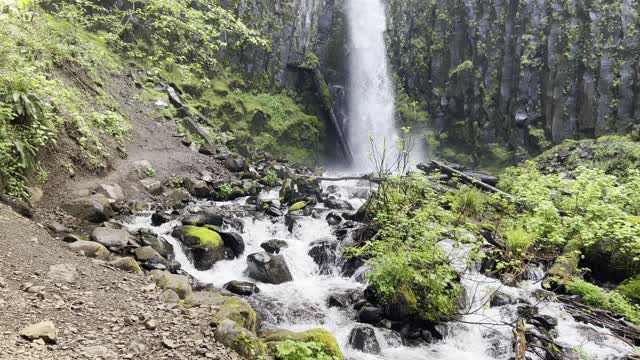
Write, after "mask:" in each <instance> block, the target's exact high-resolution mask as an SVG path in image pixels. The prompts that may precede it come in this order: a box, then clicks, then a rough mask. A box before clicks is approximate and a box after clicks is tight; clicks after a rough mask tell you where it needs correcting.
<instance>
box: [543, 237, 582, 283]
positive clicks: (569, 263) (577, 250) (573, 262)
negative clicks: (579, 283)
mask: <svg viewBox="0 0 640 360" xmlns="http://www.w3.org/2000/svg"><path fill="white" fill-rule="evenodd" d="M581 249H582V244H581V243H580V241H578V240H575V239H574V240H571V241H569V242H568V243H567V245H565V247H564V250H563V252H562V255H560V256H559V257H558V258H557V259H556V261H555V262H554V263H553V265H552V266H551V268H550V269H549V271H548V272H547V274H546V276H545V279H544V281H543V283H542V284H543V287H545V288H547V289H550V290H554V291H557V290H562V289H564V286H565V285H566V284H568V283H569V282H570V281H571V279H573V276H574V275H575V273H576V272H577V271H578V262H579V261H580V256H581Z"/></svg>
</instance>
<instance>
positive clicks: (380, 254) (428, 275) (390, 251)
mask: <svg viewBox="0 0 640 360" xmlns="http://www.w3.org/2000/svg"><path fill="white" fill-rule="evenodd" d="M372 199H373V200H372V202H371V204H370V205H369V206H370V208H369V211H370V213H371V214H372V217H373V219H374V221H373V222H374V225H375V226H376V228H377V229H379V231H378V233H377V234H376V236H375V237H374V239H373V240H371V241H369V242H367V243H366V244H365V245H364V246H362V247H359V248H350V249H347V250H346V251H345V252H344V255H346V256H358V257H361V258H364V259H368V261H369V263H371V264H372V266H373V270H372V272H371V273H370V274H369V284H370V286H371V288H372V289H373V290H374V292H375V293H376V295H377V296H378V298H380V300H381V301H383V302H388V301H394V299H397V297H398V296H400V295H402V294H400V293H401V292H403V293H404V295H407V294H410V295H411V296H409V297H407V296H405V299H415V306H411V307H412V308H413V310H414V313H415V315H416V316H418V317H421V318H424V319H428V320H432V321H439V320H443V319H447V318H449V317H450V316H451V315H452V314H454V313H455V312H456V310H457V301H456V300H457V299H458V297H459V296H460V291H461V288H460V285H459V284H458V281H457V279H458V274H457V272H456V271H455V269H454V268H453V266H452V265H451V262H450V259H449V258H448V257H447V255H446V254H445V252H444V250H443V248H442V246H441V244H440V243H441V242H442V241H443V240H444V239H454V243H456V242H457V243H459V242H465V241H466V240H467V239H468V237H466V236H464V235H463V234H468V233H469V231H470V230H472V228H473V226H471V225H469V224H466V223H464V224H463V225H459V224H457V220H458V219H459V218H460V216H459V214H456V213H454V212H452V211H449V210H445V209H444V208H442V207H441V206H440V205H441V204H442V203H444V202H446V198H445V197H444V196H442V195H440V194H439V193H437V192H436V191H434V190H433V189H432V188H431V187H430V186H429V183H428V182H427V181H425V180H424V179H423V178H420V177H415V178H404V179H400V178H395V177H390V178H388V179H386V180H385V181H383V183H381V184H380V187H379V188H378V190H377V192H376V194H375V195H374V197H373V198H372ZM468 245H470V246H472V245H473V244H468ZM412 302H413V301H412Z"/></svg>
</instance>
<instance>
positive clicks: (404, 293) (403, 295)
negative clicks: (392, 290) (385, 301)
mask: <svg viewBox="0 0 640 360" xmlns="http://www.w3.org/2000/svg"><path fill="white" fill-rule="evenodd" d="M397 300H398V302H400V303H404V304H407V305H408V306H409V309H411V310H412V311H415V310H416V308H417V306H418V299H417V298H416V294H414V293H413V290H411V288H410V287H408V286H406V285H403V286H402V287H401V288H400V289H399V290H398V297H397Z"/></svg>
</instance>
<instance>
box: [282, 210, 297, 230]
mask: <svg viewBox="0 0 640 360" xmlns="http://www.w3.org/2000/svg"><path fill="white" fill-rule="evenodd" d="M298 218H299V217H298V216H295V215H292V214H287V215H285V216H284V225H285V226H286V227H287V230H289V232H293V229H294V228H295V227H296V225H297V224H298Z"/></svg>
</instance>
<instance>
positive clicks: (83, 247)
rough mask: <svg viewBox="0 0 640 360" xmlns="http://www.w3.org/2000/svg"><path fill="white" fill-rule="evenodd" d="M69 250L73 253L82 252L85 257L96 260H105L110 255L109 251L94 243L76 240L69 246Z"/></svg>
mask: <svg viewBox="0 0 640 360" xmlns="http://www.w3.org/2000/svg"><path fill="white" fill-rule="evenodd" d="M69 249H71V251H74V252H80V251H82V252H83V253H84V255H85V256H88V257H92V258H97V259H106V258H108V257H109V255H110V252H109V250H107V248H106V247H104V245H102V244H100V243H97V242H95V241H84V240H78V241H75V242H73V243H71V244H69Z"/></svg>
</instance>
